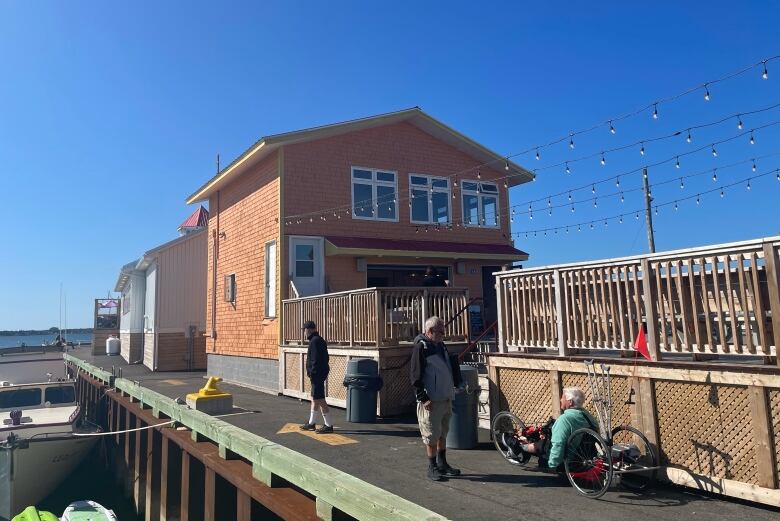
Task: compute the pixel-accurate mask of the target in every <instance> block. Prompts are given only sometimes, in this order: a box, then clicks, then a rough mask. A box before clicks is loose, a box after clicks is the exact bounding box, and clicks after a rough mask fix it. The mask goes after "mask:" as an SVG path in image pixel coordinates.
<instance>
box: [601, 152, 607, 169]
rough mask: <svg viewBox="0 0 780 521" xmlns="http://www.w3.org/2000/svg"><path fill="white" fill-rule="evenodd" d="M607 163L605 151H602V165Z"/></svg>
mask: <svg viewBox="0 0 780 521" xmlns="http://www.w3.org/2000/svg"><path fill="white" fill-rule="evenodd" d="M606 164H607V158H606V157H604V152H602V153H601V166H604V165H606Z"/></svg>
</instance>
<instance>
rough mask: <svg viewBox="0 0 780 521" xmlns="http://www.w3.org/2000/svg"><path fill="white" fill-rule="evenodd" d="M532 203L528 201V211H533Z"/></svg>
mask: <svg viewBox="0 0 780 521" xmlns="http://www.w3.org/2000/svg"><path fill="white" fill-rule="evenodd" d="M531 204H532V203H528V211H529V212H531V211H533V208H532V207H531Z"/></svg>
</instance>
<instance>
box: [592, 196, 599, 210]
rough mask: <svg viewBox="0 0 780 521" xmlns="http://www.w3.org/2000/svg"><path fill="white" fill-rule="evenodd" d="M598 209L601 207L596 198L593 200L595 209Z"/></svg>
mask: <svg viewBox="0 0 780 521" xmlns="http://www.w3.org/2000/svg"><path fill="white" fill-rule="evenodd" d="M598 207H599V201H598V199H597V198H595V197H594V198H593V208H598Z"/></svg>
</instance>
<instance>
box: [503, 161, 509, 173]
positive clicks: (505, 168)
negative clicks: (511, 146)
mask: <svg viewBox="0 0 780 521" xmlns="http://www.w3.org/2000/svg"><path fill="white" fill-rule="evenodd" d="M504 170H507V171H509V160H506V161H504Z"/></svg>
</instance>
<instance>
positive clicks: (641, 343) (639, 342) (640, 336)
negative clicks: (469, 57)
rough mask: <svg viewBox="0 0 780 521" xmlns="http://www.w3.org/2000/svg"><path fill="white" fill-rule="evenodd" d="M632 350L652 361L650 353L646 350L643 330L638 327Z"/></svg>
mask: <svg viewBox="0 0 780 521" xmlns="http://www.w3.org/2000/svg"><path fill="white" fill-rule="evenodd" d="M634 349H636V350H637V352H638V353H639V354H641V355H642V356H644V357H645V358H647V359H648V360H650V361H651V362H652V361H653V359H652V358H650V351H648V350H647V339H646V338H645V328H643V327H641V326H640V327H639V333H637V335H636V341H635V342H634Z"/></svg>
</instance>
